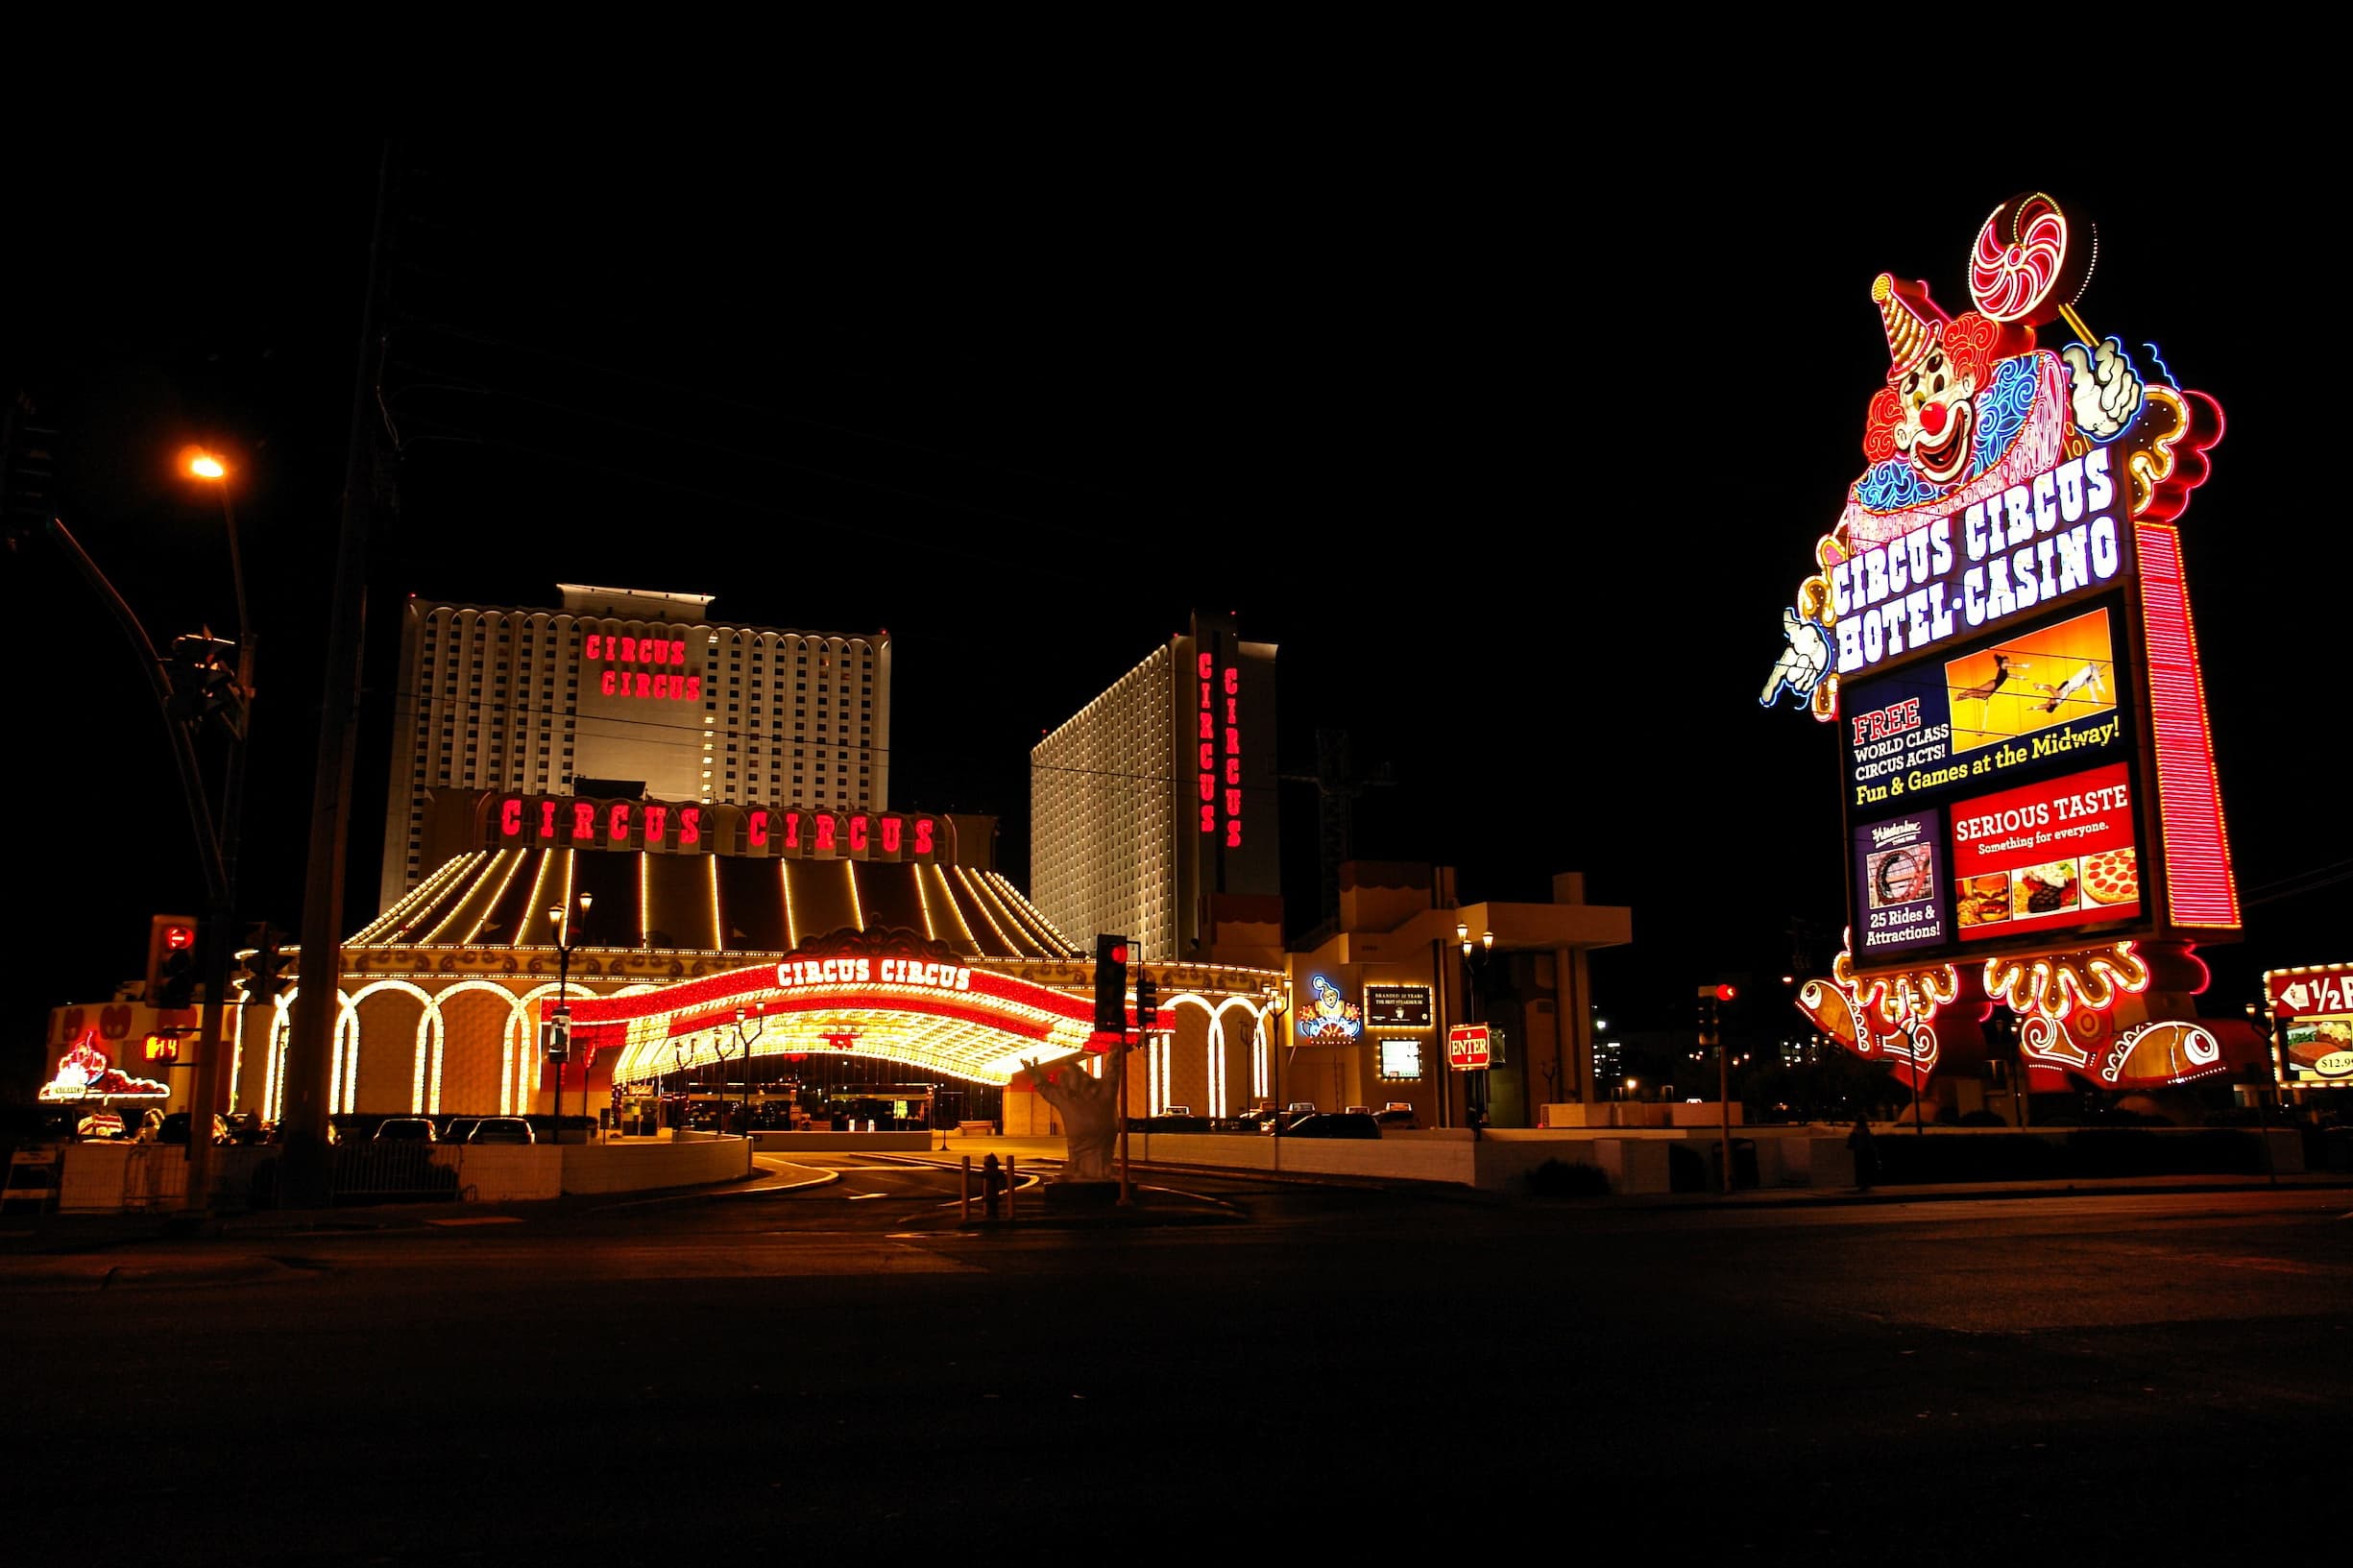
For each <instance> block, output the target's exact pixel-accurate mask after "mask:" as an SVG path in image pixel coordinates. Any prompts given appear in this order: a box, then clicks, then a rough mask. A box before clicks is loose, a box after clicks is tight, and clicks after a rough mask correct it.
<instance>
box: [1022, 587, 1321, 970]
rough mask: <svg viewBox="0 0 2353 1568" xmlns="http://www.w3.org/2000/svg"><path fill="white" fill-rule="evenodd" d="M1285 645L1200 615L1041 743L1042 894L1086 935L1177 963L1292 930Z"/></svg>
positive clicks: (1033, 832)
mask: <svg viewBox="0 0 2353 1568" xmlns="http://www.w3.org/2000/svg"><path fill="white" fill-rule="evenodd" d="M1274 654H1275V648H1274V644H1273V643H1271V642H1249V641H1245V640H1243V639H1242V637H1241V634H1240V631H1239V629H1238V628H1237V626H1236V624H1235V622H1234V619H1233V617H1232V616H1230V615H1201V614H1196V615H1194V617H1193V620H1192V624H1191V626H1190V628H1189V629H1188V630H1187V631H1185V632H1183V633H1181V634H1179V635H1177V636H1176V637H1173V638H1171V639H1169V640H1168V642H1167V643H1166V644H1164V645H1163V646H1161V647H1158V648H1155V649H1153V650H1152V654H1151V655H1150V657H1148V658H1146V659H1145V660H1144V661H1143V663H1139V664H1137V665H1136V666H1135V667H1134V668H1133V669H1130V670H1129V671H1128V673H1127V674H1125V675H1123V676H1121V677H1120V678H1119V680H1118V681H1116V682H1114V683H1113V684H1112V685H1111V687H1110V688H1108V689H1107V690H1105V691H1104V693H1103V694H1102V695H1101V696H1099V697H1097V698H1096V699H1095V700H1094V701H1092V702H1090V703H1088V704H1087V705H1086V706H1085V707H1084V708H1082V709H1080V710H1079V712H1077V713H1075V714H1073V715H1072V716H1071V717H1070V718H1069V719H1068V720H1066V721H1064V723H1063V724H1062V725H1061V726H1060V727H1059V728H1057V729H1055V731H1054V732H1053V733H1052V734H1050V735H1048V736H1046V737H1045V738H1044V739H1042V740H1040V741H1039V742H1038V743H1037V744H1036V745H1035V746H1033V747H1031V751H1030V844H1031V850H1030V888H1031V898H1033V899H1034V900H1035V901H1036V903H1037V906H1038V908H1039V909H1040V910H1042V911H1043V912H1044V913H1045V914H1046V916H1047V918H1048V919H1050V920H1052V921H1053V922H1054V924H1055V927H1056V928H1057V929H1060V930H1062V931H1063V932H1064V933H1066V934H1067V935H1068V936H1070V937H1071V939H1072V940H1074V941H1077V942H1079V943H1080V944H1081V945H1084V944H1086V943H1089V942H1091V941H1092V940H1093V938H1094V937H1095V936H1096V935H1097V934H1098V933H1099V932H1104V931H1113V932H1118V933H1120V934H1122V935H1125V936H1126V937H1128V939H1129V940H1130V941H1131V942H1133V943H1135V944H1137V945H1138V947H1139V950H1140V953H1141V956H1142V957H1143V958H1145V959H1147V960H1151V961H1154V962H1173V961H1180V960H1188V959H1193V958H1197V957H1202V956H1205V955H1207V954H1208V953H1209V951H1210V950H1211V948H1212V947H1214V946H1216V945H1217V932H1218V929H1219V928H1220V926H1221V924H1222V923H1223V924H1226V925H1228V926H1230V925H1232V924H1233V923H1234V922H1235V921H1237V920H1239V921H1241V922H1243V923H1245V924H1247V925H1249V926H1250V927H1252V928H1267V927H1274V928H1279V925H1280V918H1281V917H1280V911H1279V905H1278V904H1277V903H1276V902H1275V901H1278V900H1279V899H1280V896H1281V892H1282V885H1281V870H1280V857H1281V835H1280V832H1279V830H1278V827H1277V822H1276V811H1275V783H1276V777H1275V760H1274V691H1275V688H1274ZM1265 934H1266V933H1265V930H1264V929H1255V930H1253V937H1254V938H1255V939H1256V940H1258V941H1260V942H1263V939H1264V936H1265ZM1275 941H1276V943H1277V944H1278V945H1279V941H1280V938H1279V934H1277V935H1276V936H1275Z"/></svg>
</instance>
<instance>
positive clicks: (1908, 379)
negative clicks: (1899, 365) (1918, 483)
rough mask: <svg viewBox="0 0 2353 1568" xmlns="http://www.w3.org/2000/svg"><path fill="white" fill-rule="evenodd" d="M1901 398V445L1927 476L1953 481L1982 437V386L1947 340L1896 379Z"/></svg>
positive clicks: (1893, 384)
mask: <svg viewBox="0 0 2353 1568" xmlns="http://www.w3.org/2000/svg"><path fill="white" fill-rule="evenodd" d="M1889 384H1890V386H1891V387H1892V388H1893V390H1894V391H1895V394H1896V397H1897V398H1898V399H1899V407H1898V411H1897V417H1896V426H1895V441H1896V450H1897V451H1899V452H1901V453H1903V454H1904V456H1905V457H1907V458H1909V459H1910V460H1911V464H1912V467H1913V468H1915V469H1917V470H1919V471H1920V474H1921V476H1922V477H1923V478H1926V479H1929V480H1932V481H1933V482H1935V483H1937V484H1949V483H1951V482H1952V481H1953V480H1954V479H1957V478H1959V477H1960V475H1961V472H1962V470H1965V469H1967V468H1968V467H1969V459H1970V454H1971V452H1972V450H1973V449H1974V448H1975V446H1976V443H1977V404H1976V403H1974V402H1973V401H1971V398H1974V397H1975V396H1976V394H1977V377H1976V376H1975V375H1965V374H1962V372H1961V367H1960V365H1959V363H1958V362H1957V361H1956V360H1955V358H1954V357H1953V355H1952V354H1950V353H1948V352H1947V351H1946V349H1945V345H1944V343H1943V342H1942V341H1932V342H1930V343H1929V345H1928V352H1927V353H1925V354H1923V355H1921V356H1920V358H1919V359H1918V360H1917V361H1916V362H1915V363H1914V364H1913V365H1912V367H1911V368H1910V369H1909V370H1907V371H1904V373H1903V374H1900V375H1897V376H1895V377H1894V378H1893V379H1892V380H1891V381H1890V383H1889Z"/></svg>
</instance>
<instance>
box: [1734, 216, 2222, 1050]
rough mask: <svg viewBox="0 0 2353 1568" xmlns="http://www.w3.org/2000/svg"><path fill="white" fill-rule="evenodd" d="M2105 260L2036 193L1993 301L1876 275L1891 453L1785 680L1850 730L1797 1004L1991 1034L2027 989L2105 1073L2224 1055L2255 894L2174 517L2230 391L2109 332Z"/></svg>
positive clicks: (1866, 491)
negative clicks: (2237, 957) (1840, 898)
mask: <svg viewBox="0 0 2353 1568" xmlns="http://www.w3.org/2000/svg"><path fill="white" fill-rule="evenodd" d="M2092 259H2093V243H2092V233H2091V229H2090V226H2089V225H2087V224H2085V223H2083V222H2082V221H2081V220H2080V219H2079V218H2077V217H2075V216H2074V215H2073V214H2071V213H2069V212H2068V211H2067V210H2066V209H2065V207H2064V206H2063V205H2062V204H2061V203H2059V202H2058V201H2056V200H2054V199H2053V198H2052V197H2051V196H2050V194H2049V193H2047V192H2041V191H2030V192H2027V193H2026V194H2024V195H2021V196H2017V197H2013V198H2011V199H2010V200H2008V201H2005V202H2003V203H2002V204H2001V205H1999V206H1998V207H1996V208H1995V210H1994V211H1993V213H1992V214H1991V215H1990V216H1989V217H1987V219H1986V220H1985V221H1984V223H1983V224H1982V225H1981V226H1980V228H1979V229H1978V231H1977V237H1976V241H1975V243H1974V245H1973V246H1972V247H1971V250H1970V252H1969V255H1968V263H1967V268H1966V277H1967V282H1968V288H1969V302H1968V303H1969V307H1970V308H1967V309H1965V310H1963V311H1961V312H1960V313H1958V314H1952V313H1948V312H1947V311H1946V310H1945V309H1944V308H1943V307H1942V306H1940V305H1939V304H1938V303H1937V302H1936V301H1935V300H1934V299H1933V298H1932V296H1931V294H1930V292H1929V287H1928V284H1927V283H1926V282H1923V281H1915V280H1908V279H1904V278H1900V277H1895V276H1894V275H1892V274H1884V273H1883V274H1881V275H1880V277H1878V278H1877V279H1876V280H1875V281H1874V282H1873V284H1872V287H1871V291H1870V298H1871V302H1872V305H1873V308H1874V311H1875V313H1876V315H1877V317H1878V326H1879V328H1880V336H1881V338H1882V339H1883V341H1884V343H1885V347H1886V350H1887V356H1888V357H1887V371H1886V374H1885V378H1884V380H1883V381H1882V383H1881V384H1880V386H1879V387H1878V388H1877V389H1876V390H1875V391H1874V392H1873V393H1872V395H1871V397H1870V398H1869V402H1868V405H1867V408H1866V410H1865V416H1864V421H1863V433H1862V434H1863V439H1862V446H1863V455H1864V459H1865V464H1866V467H1865V468H1864V470H1863V471H1862V473H1861V474H1860V475H1859V476H1858V477H1857V478H1856V480H1855V481H1854V482H1853V483H1852V484H1851V485H1850V486H1849V487H1848V489H1847V495H1846V497H1845V502H1844V505H1843V506H1842V508H1841V509H1840V512H1839V515H1838V518H1837V519H1836V521H1835V522H1834V523H1833V524H1832V526H1831V528H1830V529H1829V531H1828V532H1826V533H1825V534H1824V535H1823V536H1822V537H1821V538H1820V539H1819V540H1817V541H1816V543H1815V546H1814V549H1813V562H1812V565H1813V567H1814V569H1813V570H1812V572H1811V573H1809V574H1808V575H1807V576H1806V577H1805V578H1804V579H1803V581H1802V582H1801V583H1800V584H1799V586H1798V589H1797V591H1796V592H1795V593H1794V594H1793V595H1792V596H1791V600H1790V601H1789V603H1788V604H1787V606H1786V608H1784V609H1783V610H1782V612H1781V623H1782V624H1781V634H1782V635H1781V639H1780V642H1781V647H1780V650H1779V657H1778V659H1777V661H1776V663H1774V665H1773V667H1772V670H1771V672H1770V674H1769V676H1768V678H1767V680H1766V682H1765V685H1764V688H1763V691H1762V694H1761V701H1762V702H1763V703H1764V704H1765V705H1766V706H1768V707H1772V706H1778V705H1780V704H1781V703H1782V702H1783V700H1784V699H1786V700H1787V701H1789V702H1792V703H1795V704H1799V705H1803V706H1804V707H1805V708H1806V709H1807V711H1808V712H1810V713H1811V714H1812V716H1813V717H1814V718H1816V719H1817V720H1822V721H1830V720H1833V719H1835V720H1839V721H1841V722H1840V723H1839V728H1838V736H1839V745H1840V748H1841V751H1842V754H1843V760H1842V774H1843V777H1842V781H1841V782H1842V786H1843V800H1842V803H1841V809H1842V814H1843V819H1844V829H1845V832H1844V836H1845V839H1846V876H1845V883H1846V890H1847V899H1848V909H1849V926H1850V929H1849V941H1848V948H1847V951H1846V952H1845V953H1842V954H1841V955H1840V958H1839V961H1838V965H1837V966H1836V969H1835V972H1834V974H1833V976H1832V977H1831V978H1830V979H1828V980H1817V981H1813V982H1810V983H1809V984H1808V985H1807V987H1806V988H1805V990H1804V991H1803V992H1802V993H1801V995H1800V997H1799V998H1798V1004H1799V1007H1800V1009H1801V1011H1804V1012H1805V1013H1806V1014H1807V1016H1808V1017H1809V1018H1810V1019H1812V1020H1813V1021H1814V1022H1815V1023H1816V1025H1818V1026H1820V1027H1821V1028H1822V1029H1823V1030H1824V1031H1825V1032H1826V1033H1828V1034H1829V1035H1830V1036H1831V1038H1832V1039H1835V1040H1837V1041H1839V1042H1840V1043H1841V1044H1843V1045H1845V1046H1846V1047H1847V1049H1853V1050H1855V1051H1856V1052H1858V1053H1860V1054H1863V1055H1868V1056H1895V1057H1898V1058H1901V1059H1906V1060H1910V1061H1912V1062H1913V1063H1914V1064H1915V1065H1919V1066H1926V1065H1927V1064H1928V1063H1929V1062H1931V1061H1933V1060H1934V1059H1935V1058H1936V1056H1937V1055H1938V1054H1940V1053H1949V1052H1951V1051H1953V1050H1957V1051H1959V1052H1960V1053H1961V1054H1963V1055H1969V1054H1973V1053H1974V1052H1976V1051H1977V1050H1978V1049H1983V1048H1984V1047H1985V1045H1986V1043H1987V1042H1986V1035H1985V1030H1984V1028H1983V1025H1987V1024H1990V1023H1992V1022H1993V1020H1994V1016H1995V1015H1994V1013H1993V1011H1992V1009H1994V1008H1996V1007H2004V1008H2008V1009H2010V1010H2011V1011H2012V1012H2014V1013H2015V1014H2016V1015H2017V1017H2018V1023H2019V1028H2018V1033H2017V1038H2016V1046H2017V1051H2018V1054H2020V1055H2022V1056H2024V1057H2025V1058H2026V1059H2027V1060H2028V1061H2039V1062H2043V1063H2046V1064H2049V1065H2052V1066H2059V1067H2064V1068H2065V1069H2067V1070H2068V1071H2070V1072H2074V1073H2078V1074H2080V1075H2083V1076H2087V1077H2090V1078H2092V1079H2094V1080H2095V1081H2098V1082H2103V1083H2106V1084H2110V1085H2115V1086H2121V1085H2123V1084H2124V1083H2127V1082H2133V1081H2142V1082H2173V1081H2179V1080H2180V1079H2181V1078H2182V1077H2185V1076H2195V1075H2196V1074H2198V1073H2206V1072H2220V1071H2223V1070H2225V1068H2224V1063H2223V1059H2222V1058H2223V1056H2224V1055H2225V1054H2226V1051H2225V1048H2224V1044H2223V1042H2222V1041H2220V1039H2219V1038H2218V1037H2217V1036H2216V1035H2215V1034H2214V1032H2213V1031H2211V1030H2205V1029H2201V1028H2200V1027H2199V1026H2198V1025H2197V1024H2196V1009H2195V1005H2194V1003H2193V1002H2192V1001H2191V1000H2190V999H2191V998H2192V997H2194V996H2195V994H2196V993H2197V991H2198V990H2200V989H2202V987H2203V983H2204V972H2203V966H2202V965H2198V964H2196V963H2195V960H2194V959H2191V958H2190V956H2189V954H2190V948H2191V944H2192V943H2193V942H2194V941H2210V940H2215V939H2218V938H2219V939H2228V937H2229V936H2230V935H2231V934H2233V933H2235V932H2236V931H2237V929H2238V928H2239V924H2240V911H2239V903H2238V897H2237V892H2236V885H2235V880H2234V878H2233V875H2232V871H2231V866H2230V850H2229V838H2228V834H2227V832H2226V831H2225V829H2224V824H2223V816H2222V808H2221V800H2220V790H2219V787H2218V784H2217V778H2216V770H2215V766H2214V756H2213V745H2212V738H2211V732H2210V729H2209V726H2208V723H2207V715H2206V712H2205V699H2204V691H2203V685H2202V675H2201V673H2200V670H2199V667H2198V659H2197V644H2196V636H2195V628H2194V626H2193V624H2192V621H2191V616H2190V606H2189V596H2188V591H2187V587H2186V584H2185V583H2184V581H2183V578H2182V572H2181V560H2180V548H2179V539H2178V535H2177V533H2176V531H2175V528H2174V526H2173V524H2174V522H2175V520H2176V519H2178V518H2179V517H2180V516H2181V514H2182V512H2183V510H2184V508H2185V507H2186V506H2187V505H2188V500H2189V495H2190V493H2191V492H2192V491H2194V490H2195V489H2196V488H2197V487H2198V486H2199V485H2200V484H2202V483H2203V482H2204V480H2205V478H2206V477H2207V474H2208V472H2209V457H2208V453H2209V451H2210V449H2211V448H2212V447H2213V446H2215V444H2216V443H2217V442H2219V441H2220V439H2221V435H2222V418H2221V410H2220V406H2219V405H2218V404H2217V403H2216V402H2215V401H2214V399H2213V398H2210V397H2208V396H2206V395H2205V394H2203V393H2201V392H2196V391H2193V390H2189V389H2185V388H2184V387H2182V386H2181V385H2180V384H2179V382H2178V380H2177V378H2176V377H2175V376H2174V374H2173V373H2172V371H2171V368H2170V367H2169V366H2168V365H2167V364H2166V363H2165V360H2164V358H2163V356H2162V355H2161V354H2160V353H2159V351H2158V350H2157V347H2156V345H2154V344H2153V343H2148V342H2146V341H2131V342H2128V341H2126V340H2124V339H2123V338H2121V337H2115V336H2101V335H2099V334H2098V333H2096V332H2094V331H2093V330H2092V329H2091V327H2090V326H2089V325H2088V324H2087V323H2086V322H2085V321H2084V319H2083V317H2082V315H2081V314H2079V312H2078V308H2077V307H2078V305H2079V304H2080V302H2081V299H2082V295H2083V290H2084V286H2085V284H2086V282H2087V281H2088V280H2089V278H2090V276H2091V262H2092ZM2038 332H2042V333H2050V334H2052V336H2051V338H2050V342H2049V343H2048V344H2045V343H2042V342H2039V341H2038V337H2037V334H2038ZM2176 955H2178V957H2179V958H2180V959H2182V960H2183V961H2182V962H2180V963H2178V964H2177V963H2175V961H2174V959H2175V957H2176ZM2152 956H2153V957H2154V959H2155V962H2154V963H2152V962H2151V959H2152ZM2160 970H2161V971H2163V973H2158V972H2157V971H2160ZM1964 977H1965V978H1964ZM1980 985H1981V987H1982V992H1983V997H1984V1005H1983V1006H1982V1007H1981V1008H1980V1007H1976V1006H1974V1005H1973V1006H1972V1007H1970V1008H1964V1009H1960V1010H1958V1011H1955V1012H1951V1013H1950V1014H1949V1016H1950V1017H1951V1019H1952V1020H1953V1023H1952V1024H1951V1025H1950V1027H1949V1028H1948V1029H1946V1030H1945V1031H1944V1037H1943V1038H1941V1039H1940V1038H1939V1024H1938V1014H1939V1011H1940V1010H1941V1009H1951V1008H1952V1006H1953V1001H1955V1000H1956V999H1959V998H1961V997H1963V995H1964V986H1965V987H1966V996H1967V999H1968V1000H1969V1001H1971V1002H1972V1003H1973V1004H1974V1003H1975V1002H1976V1001H1977V996H1978V991H1979V987H1980ZM2172 1025H2182V1026H2181V1027H2178V1028H2176V1027H2172Z"/></svg>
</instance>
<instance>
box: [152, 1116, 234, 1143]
mask: <svg viewBox="0 0 2353 1568" xmlns="http://www.w3.org/2000/svg"><path fill="white" fill-rule="evenodd" d="M188 1120H189V1113H188V1112H186V1111H174V1112H173V1113H172V1114H171V1115H169V1116H167V1117H165V1118H164V1119H163V1125H162V1126H160V1127H158V1128H157V1129H156V1142H157V1143H158V1144H184V1143H186V1142H187V1141H188ZM212 1141H213V1142H214V1143H216V1144H226V1143H228V1142H229V1141H230V1138H229V1119H228V1118H226V1117H224V1116H222V1115H221V1114H220V1112H218V1111H215V1112H213V1113H212Z"/></svg>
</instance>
